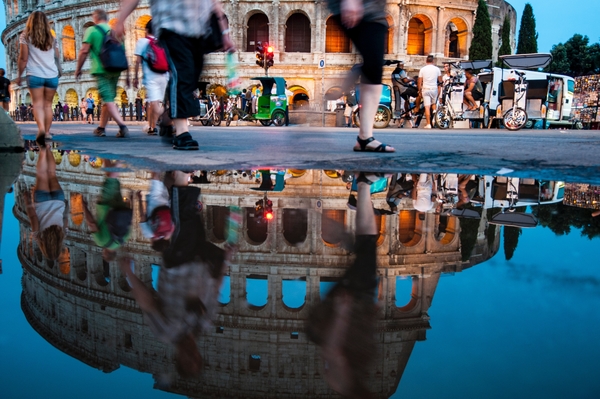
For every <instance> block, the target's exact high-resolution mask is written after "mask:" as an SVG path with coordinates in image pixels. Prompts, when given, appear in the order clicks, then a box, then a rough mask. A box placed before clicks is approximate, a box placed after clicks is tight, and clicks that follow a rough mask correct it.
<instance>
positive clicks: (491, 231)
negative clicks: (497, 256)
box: [485, 208, 500, 249]
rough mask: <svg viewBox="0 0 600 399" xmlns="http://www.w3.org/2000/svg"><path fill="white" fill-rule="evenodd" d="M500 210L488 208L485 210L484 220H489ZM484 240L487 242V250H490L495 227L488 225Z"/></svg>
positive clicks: (492, 244) (494, 235)
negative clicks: (485, 216)
mask: <svg viewBox="0 0 600 399" xmlns="http://www.w3.org/2000/svg"><path fill="white" fill-rule="evenodd" d="M499 211H500V209H498V208H490V209H488V210H487V212H486V213H487V218H486V220H491V219H492V216H494V215H495V214H496V213H498V212H499ZM485 238H486V239H487V242H488V249H492V247H493V246H494V239H495V238H496V225H495V224H491V223H488V225H487V228H486V229H485Z"/></svg>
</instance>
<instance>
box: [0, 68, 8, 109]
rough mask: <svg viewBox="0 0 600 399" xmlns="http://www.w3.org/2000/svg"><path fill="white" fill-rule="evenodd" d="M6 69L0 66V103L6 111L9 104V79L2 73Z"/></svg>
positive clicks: (4, 72)
mask: <svg viewBox="0 0 600 399" xmlns="http://www.w3.org/2000/svg"><path fill="white" fill-rule="evenodd" d="M5 74H6V71H4V68H0V105H2V108H3V109H4V110H5V111H6V112H8V106H9V105H10V80H8V79H7V78H6V77H5V76H4V75H5Z"/></svg>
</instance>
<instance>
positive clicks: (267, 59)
mask: <svg viewBox="0 0 600 399" xmlns="http://www.w3.org/2000/svg"><path fill="white" fill-rule="evenodd" d="M273 51H274V49H273V46H268V47H267V51H266V57H265V64H266V65H265V66H266V67H267V68H270V67H272V66H273V64H274V61H273Z"/></svg>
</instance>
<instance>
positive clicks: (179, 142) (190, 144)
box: [173, 132, 199, 150]
mask: <svg viewBox="0 0 600 399" xmlns="http://www.w3.org/2000/svg"><path fill="white" fill-rule="evenodd" d="M173 148H174V149H176V150H197V149H198V148H199V147H198V142H197V141H196V140H194V139H193V138H192V135H191V134H190V133H189V132H185V133H181V134H180V135H179V136H175V137H174V138H173Z"/></svg>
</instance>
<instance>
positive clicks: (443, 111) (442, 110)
mask: <svg viewBox="0 0 600 399" xmlns="http://www.w3.org/2000/svg"><path fill="white" fill-rule="evenodd" d="M433 119H434V121H435V124H436V125H437V127H438V128H440V129H450V128H451V127H452V125H453V123H452V122H453V121H452V116H451V115H450V110H449V109H448V106H446V105H442V106H441V107H439V108H438V109H437V110H436V111H435V114H434V115H433Z"/></svg>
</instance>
